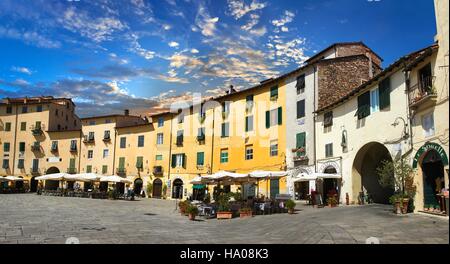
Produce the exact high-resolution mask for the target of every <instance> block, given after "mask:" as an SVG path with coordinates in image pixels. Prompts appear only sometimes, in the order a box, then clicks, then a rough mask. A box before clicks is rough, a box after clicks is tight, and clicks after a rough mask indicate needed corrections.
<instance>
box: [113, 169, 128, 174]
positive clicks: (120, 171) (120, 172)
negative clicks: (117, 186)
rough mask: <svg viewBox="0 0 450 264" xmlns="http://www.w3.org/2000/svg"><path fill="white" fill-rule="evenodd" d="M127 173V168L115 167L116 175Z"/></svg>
mask: <svg viewBox="0 0 450 264" xmlns="http://www.w3.org/2000/svg"><path fill="white" fill-rule="evenodd" d="M126 173H127V170H126V169H125V168H117V169H116V174H117V175H125V174H126Z"/></svg>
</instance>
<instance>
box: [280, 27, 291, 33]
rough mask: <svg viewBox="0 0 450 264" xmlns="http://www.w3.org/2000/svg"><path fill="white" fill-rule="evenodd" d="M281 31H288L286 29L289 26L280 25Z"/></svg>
mask: <svg viewBox="0 0 450 264" xmlns="http://www.w3.org/2000/svg"><path fill="white" fill-rule="evenodd" d="M281 31H282V32H288V31H289V28H288V27H286V26H282V27H281Z"/></svg>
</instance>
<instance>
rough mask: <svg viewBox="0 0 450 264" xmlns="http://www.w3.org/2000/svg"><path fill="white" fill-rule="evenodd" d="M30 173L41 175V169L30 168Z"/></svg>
mask: <svg viewBox="0 0 450 264" xmlns="http://www.w3.org/2000/svg"><path fill="white" fill-rule="evenodd" d="M30 173H31V174H40V173H41V169H39V168H30Z"/></svg>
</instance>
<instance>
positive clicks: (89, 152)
mask: <svg viewBox="0 0 450 264" xmlns="http://www.w3.org/2000/svg"><path fill="white" fill-rule="evenodd" d="M93 157H94V151H93V150H88V159H92V158H93Z"/></svg>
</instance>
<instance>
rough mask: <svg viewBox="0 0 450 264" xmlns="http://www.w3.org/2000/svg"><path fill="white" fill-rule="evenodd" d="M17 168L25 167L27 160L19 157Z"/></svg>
mask: <svg viewBox="0 0 450 264" xmlns="http://www.w3.org/2000/svg"><path fill="white" fill-rule="evenodd" d="M17 168H18V169H25V160H24V159H19V162H18V163H17Z"/></svg>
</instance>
